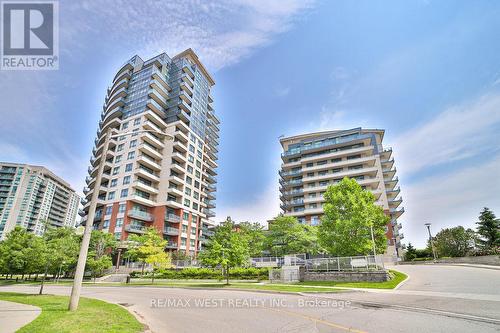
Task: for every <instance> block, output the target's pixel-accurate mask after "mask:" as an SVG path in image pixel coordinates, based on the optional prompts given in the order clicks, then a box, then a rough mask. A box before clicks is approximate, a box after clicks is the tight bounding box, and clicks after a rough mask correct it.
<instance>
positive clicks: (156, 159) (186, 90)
mask: <svg viewBox="0 0 500 333" xmlns="http://www.w3.org/2000/svg"><path fill="white" fill-rule="evenodd" d="M214 84H215V82H214V80H213V79H212V77H211V76H210V74H209V73H208V72H207V70H206V69H205V67H204V66H203V64H202V63H201V62H200V61H199V59H198V57H197V55H196V54H195V53H194V52H193V51H192V50H191V49H188V50H186V51H184V52H181V53H180V54H178V55H176V56H175V57H173V58H170V57H169V56H168V55H167V54H165V53H163V54H160V55H158V56H156V57H154V58H152V59H149V60H147V61H144V60H142V59H141V58H140V57H139V56H134V57H132V59H130V60H129V61H127V62H126V63H125V64H124V65H123V66H122V67H121V68H120V69H119V70H118V72H117V73H116V75H115V77H114V79H113V84H112V85H111V87H109V88H108V91H107V95H106V99H105V103H104V107H103V111H102V115H101V120H100V121H99V128H98V130H97V137H96V139H95V147H94V149H93V151H92V157H91V159H90V167H89V169H88V173H89V175H88V177H87V178H86V183H87V187H86V188H85V189H84V193H85V196H86V198H85V199H84V200H83V205H84V208H83V211H82V222H83V223H87V214H88V210H89V207H90V201H91V198H92V194H93V193H94V191H98V197H97V198H98V199H97V210H96V215H95V218H94V221H92V223H93V226H94V228H95V229H99V230H104V231H107V232H109V233H112V234H114V235H115V237H116V239H118V240H121V241H126V240H127V239H128V237H129V235H131V234H141V233H144V232H145V230H146V228H147V227H154V228H156V229H157V230H158V232H159V233H161V234H162V235H163V237H164V239H165V240H167V241H168V246H167V248H168V249H170V250H179V251H185V252H186V253H187V254H191V255H195V254H196V253H197V251H199V249H200V248H201V246H202V243H203V242H205V241H206V234H204V231H206V229H207V227H208V225H209V223H210V222H209V219H210V218H211V217H213V216H214V215H215V214H214V212H213V210H212V209H213V208H215V190H216V179H215V177H216V175H217V172H216V168H217V153H218V151H217V146H218V140H219V134H218V133H219V120H218V118H217V117H216V116H215V114H214V108H213V98H212V96H211V94H210V90H211V87H212V86H213V85H214ZM98 174H99V175H100V178H101V181H100V184H97V183H96V179H97V175H98Z"/></svg>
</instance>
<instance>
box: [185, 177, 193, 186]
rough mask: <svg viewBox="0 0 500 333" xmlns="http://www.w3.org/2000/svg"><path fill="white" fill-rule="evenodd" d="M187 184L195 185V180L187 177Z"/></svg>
mask: <svg viewBox="0 0 500 333" xmlns="http://www.w3.org/2000/svg"><path fill="white" fill-rule="evenodd" d="M186 183H188V184H189V185H191V184H192V183H193V178H191V177H189V176H186Z"/></svg>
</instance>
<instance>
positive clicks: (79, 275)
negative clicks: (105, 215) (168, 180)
mask: <svg viewBox="0 0 500 333" xmlns="http://www.w3.org/2000/svg"><path fill="white" fill-rule="evenodd" d="M140 133H155V134H157V135H161V136H164V137H167V138H168V139H169V140H173V138H174V137H173V136H172V135H171V134H167V133H164V132H158V131H152V130H142V131H135V132H134V131H128V132H125V133H118V132H117V131H116V130H115V131H113V130H112V129H108V131H107V132H106V137H105V140H104V148H103V151H107V150H108V147H109V140H111V139H114V138H117V137H122V136H126V135H137V134H140ZM103 161H104V158H101V160H100V161H99V170H98V171H97V176H96V179H95V180H96V181H95V185H94V187H97V186H100V184H101V177H102V173H103V171H104V162H103ZM98 196H99V191H98V190H97V191H94V193H92V197H91V199H90V207H89V213H88V214H87V222H86V223H85V230H84V232H83V237H82V244H81V246H80V254H79V255H78V263H77V265H76V271H75V278H74V280H73V287H72V289H71V298H70V300H69V307H68V308H69V310H70V311H76V310H77V309H78V302H79V301H80V293H81V291H82V282H83V275H84V274H85V263H86V262H87V255H88V251H89V243H90V235H91V233H92V227H93V224H94V217H95V211H96V208H97V199H98Z"/></svg>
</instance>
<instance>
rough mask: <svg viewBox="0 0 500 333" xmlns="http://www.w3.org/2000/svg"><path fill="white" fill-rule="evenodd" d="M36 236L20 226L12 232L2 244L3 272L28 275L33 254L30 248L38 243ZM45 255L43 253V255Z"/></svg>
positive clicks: (0, 250)
mask: <svg viewBox="0 0 500 333" xmlns="http://www.w3.org/2000/svg"><path fill="white" fill-rule="evenodd" d="M35 237H36V236H35V235H33V234H32V233H29V232H27V231H26V229H24V228H21V227H19V226H17V227H15V228H14V229H13V230H11V231H10V232H9V233H8V234H7V236H6V238H5V240H4V241H2V242H1V243H0V247H1V249H0V254H1V263H2V270H3V271H4V272H6V273H7V274H11V275H12V274H22V275H24V274H25V273H28V271H29V270H30V268H32V267H30V263H31V259H32V257H31V256H32V255H33V252H32V251H31V250H30V246H31V245H34V244H35V243H37V241H36V240H35ZM42 255H43V253H42Z"/></svg>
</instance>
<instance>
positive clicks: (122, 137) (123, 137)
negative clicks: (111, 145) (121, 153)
mask: <svg viewBox="0 0 500 333" xmlns="http://www.w3.org/2000/svg"><path fill="white" fill-rule="evenodd" d="M125 139H126V137H125V135H122V136H120V137H119V138H118V140H120V141H123V140H125Z"/></svg>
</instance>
